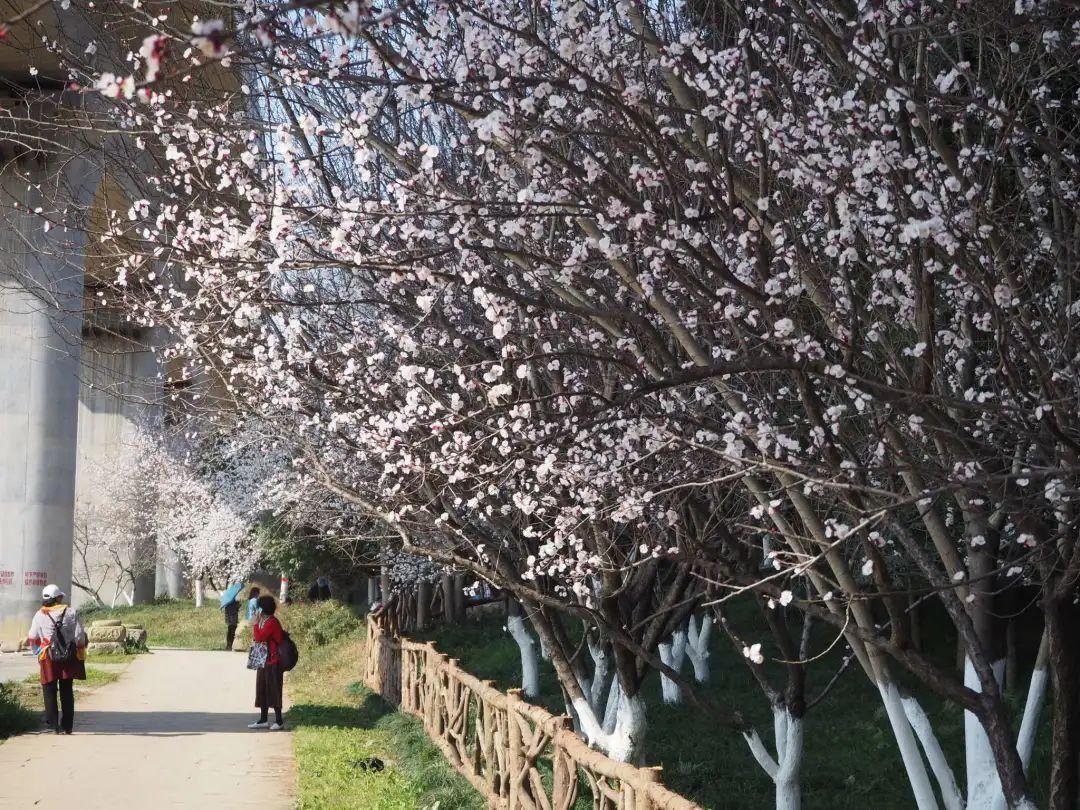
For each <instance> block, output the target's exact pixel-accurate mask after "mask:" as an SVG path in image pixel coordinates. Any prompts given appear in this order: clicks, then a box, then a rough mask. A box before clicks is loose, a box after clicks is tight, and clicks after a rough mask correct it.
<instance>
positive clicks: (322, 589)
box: [307, 577, 332, 602]
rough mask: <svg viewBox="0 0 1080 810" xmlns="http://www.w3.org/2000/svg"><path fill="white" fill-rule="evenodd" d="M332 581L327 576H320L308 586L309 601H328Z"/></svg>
mask: <svg viewBox="0 0 1080 810" xmlns="http://www.w3.org/2000/svg"><path fill="white" fill-rule="evenodd" d="M331 595H332V594H331V593H330V583H329V582H327V580H326V577H319V578H318V579H317V580H315V581H314V582H313V583H312V584H311V587H310V588H308V592H307V598H308V601H309V602H326V601H327V600H329V599H330V597H331Z"/></svg>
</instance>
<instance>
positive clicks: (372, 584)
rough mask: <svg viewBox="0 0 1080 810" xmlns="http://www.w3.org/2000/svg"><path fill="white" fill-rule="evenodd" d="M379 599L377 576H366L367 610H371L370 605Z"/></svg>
mask: <svg viewBox="0 0 1080 810" xmlns="http://www.w3.org/2000/svg"><path fill="white" fill-rule="evenodd" d="M378 601H379V578H378V577H368V578H367V603H368V610H371V606H372V605H374V604H375V603H376V602H378Z"/></svg>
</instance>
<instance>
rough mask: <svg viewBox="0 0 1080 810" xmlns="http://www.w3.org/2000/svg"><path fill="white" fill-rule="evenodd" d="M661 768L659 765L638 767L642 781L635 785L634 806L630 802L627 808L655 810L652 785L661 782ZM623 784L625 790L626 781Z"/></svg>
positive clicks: (629, 809) (631, 809) (632, 809)
mask: <svg viewBox="0 0 1080 810" xmlns="http://www.w3.org/2000/svg"><path fill="white" fill-rule="evenodd" d="M661 770H662V769H661V768H660V767H658V766H654V767H651V768H639V769H638V774H639V775H640V777H641V783H640V784H637V785H634V804H633V806H631V805H629V804H628V805H627V810H653V807H654V805H653V801H652V789H651V786H652V785H655V784H659V782H660V771H661ZM623 784H624V790H625V783H623Z"/></svg>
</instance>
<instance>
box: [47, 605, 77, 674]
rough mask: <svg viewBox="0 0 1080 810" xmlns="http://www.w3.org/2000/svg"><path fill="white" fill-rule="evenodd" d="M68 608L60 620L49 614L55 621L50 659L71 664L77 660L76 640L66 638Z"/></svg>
mask: <svg viewBox="0 0 1080 810" xmlns="http://www.w3.org/2000/svg"><path fill="white" fill-rule="evenodd" d="M66 613H67V608H64V610H63V612H62V613H61V614H60V621H57V620H56V619H54V618H53V617H52V616H49V621H51V622H52V623H53V634H52V638H51V639H49V660H50V661H52V662H53V663H54V664H70V663H71V662H72V661H74V660H75V654H76V652H75V650H76V648H75V642H74V641H68V640H67V639H65V638H64V616H65V614H66Z"/></svg>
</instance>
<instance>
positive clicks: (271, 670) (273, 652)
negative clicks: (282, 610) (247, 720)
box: [248, 596, 285, 731]
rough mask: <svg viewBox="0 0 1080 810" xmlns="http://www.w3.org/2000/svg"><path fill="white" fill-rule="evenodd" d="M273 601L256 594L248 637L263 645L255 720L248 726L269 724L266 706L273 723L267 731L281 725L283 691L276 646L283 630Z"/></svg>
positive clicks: (258, 672) (282, 720)
mask: <svg viewBox="0 0 1080 810" xmlns="http://www.w3.org/2000/svg"><path fill="white" fill-rule="evenodd" d="M276 611H277V604H276V603H275V602H274V597H272V596H260V597H259V602H258V607H257V609H256V618H255V626H254V628H252V638H253V639H254V641H255V643H256V644H259V643H263V644H266V663H265V664H264V665H263V666H262V667H261V668H260V669H257V670H256V671H255V708H257V709H258V710H259V719H258V720H256V721H255V722H254V723H251V724H250V725H248V728H266V727H267V725H268V723H269V718H270V709H273V710H274V722H273V724H272V725H270V730H271V731H281V730H282V729H283V728H285V719H284V718H283V717H282V716H281V705H282V703H283V697H284V691H285V671H284V670H283V669H282V667H281V657H280V655H279V653H278V645H279V644H281V641H282V639H283V637H284V636H283V633H284V631H283V629H282V627H281V622H279V621H278V619H277V617H276V616H275V615H274V613H275V612H276Z"/></svg>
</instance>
